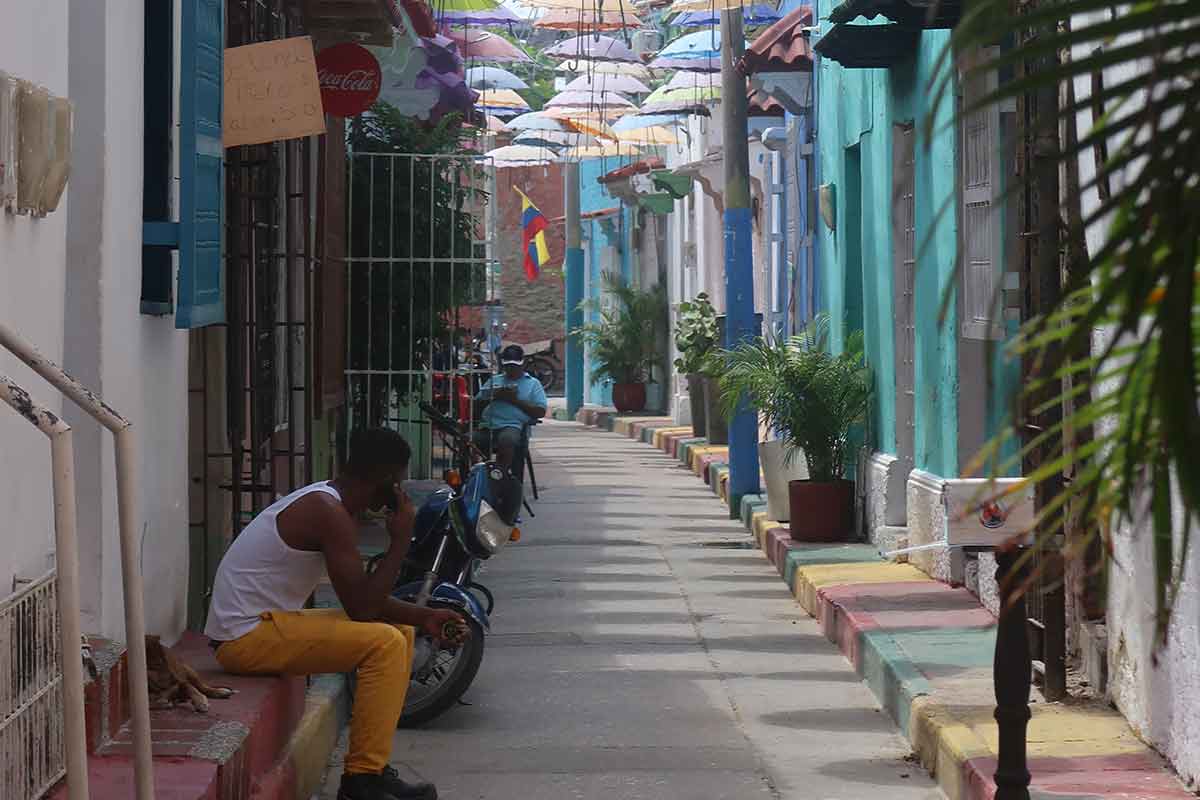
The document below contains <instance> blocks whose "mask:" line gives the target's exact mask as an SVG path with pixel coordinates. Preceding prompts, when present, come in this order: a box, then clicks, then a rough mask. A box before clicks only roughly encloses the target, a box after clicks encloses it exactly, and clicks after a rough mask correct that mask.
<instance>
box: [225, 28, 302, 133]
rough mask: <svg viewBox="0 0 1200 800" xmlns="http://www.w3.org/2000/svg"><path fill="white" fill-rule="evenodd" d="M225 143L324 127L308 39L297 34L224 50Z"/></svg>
mask: <svg viewBox="0 0 1200 800" xmlns="http://www.w3.org/2000/svg"><path fill="white" fill-rule="evenodd" d="M224 81H225V95H224V98H223V99H224V112H223V120H222V128H223V131H224V139H225V146H226V147H237V146H238V145H243V144H262V143H263V142H275V141H280V140H283V139H298V138H300V137H302V136H312V135H315V134H321V133H324V132H325V111H324V109H323V108H322V106H321V83H320V81H319V80H318V79H317V59H316V57H315V56H314V55H313V46H312V39H310V38H309V37H307V36H297V37H294V38H292V39H279V40H277V41H274V42H261V43H259V44H248V45H244V46H242V47H230V48H228V49H226V50H225V78H224Z"/></svg>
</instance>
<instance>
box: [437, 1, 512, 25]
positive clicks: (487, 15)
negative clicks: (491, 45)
mask: <svg viewBox="0 0 1200 800" xmlns="http://www.w3.org/2000/svg"><path fill="white" fill-rule="evenodd" d="M467 5H478V6H481V7H479V8H466V7H463V6H467ZM453 6H454V7H451V5H450V4H448V5H447V6H446V7H444V8H442V7H439V8H438V11H437V21H438V24H440V25H442V26H443V27H463V26H465V27H472V28H483V27H488V26H508V25H519V24H521V23H522V22H523V20H522V19H521V18H520V17H519V16H517V15H516V14H515V13H513V11H512V10H511V9H509V8H506V7H505V6H501V5H497V4H495V3H493V2H491V1H490V0H487V2H486V4H485V3H479V2H475V1H474V0H469V2H466V3H463V2H461V0H459V1H457V2H454V3H453Z"/></svg>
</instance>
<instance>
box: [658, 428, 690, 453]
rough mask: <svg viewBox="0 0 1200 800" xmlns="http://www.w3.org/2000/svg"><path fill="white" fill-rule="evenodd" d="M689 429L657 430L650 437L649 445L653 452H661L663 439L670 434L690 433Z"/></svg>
mask: <svg viewBox="0 0 1200 800" xmlns="http://www.w3.org/2000/svg"><path fill="white" fill-rule="evenodd" d="M690 430H691V427H687V428H658V429H657V430H655V431H654V434H653V435H652V436H651V437H650V444H651V446H653V447H654V449H655V450H661V449H662V446H663V437H665V436H667V435H669V434H672V433H684V432H686V431H690Z"/></svg>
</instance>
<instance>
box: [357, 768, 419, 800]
mask: <svg viewBox="0 0 1200 800" xmlns="http://www.w3.org/2000/svg"><path fill="white" fill-rule="evenodd" d="M337 800H437V789H435V788H434V786H433V784H432V783H408V782H407V781H402V780H400V773H398V772H397V771H396V770H395V769H394V768H393V767H390V766H389V767H384V768H383V772H382V773H381V774H379V775H371V774H369V773H368V774H359V775H342V785H341V787H340V788H339V789H338V795H337Z"/></svg>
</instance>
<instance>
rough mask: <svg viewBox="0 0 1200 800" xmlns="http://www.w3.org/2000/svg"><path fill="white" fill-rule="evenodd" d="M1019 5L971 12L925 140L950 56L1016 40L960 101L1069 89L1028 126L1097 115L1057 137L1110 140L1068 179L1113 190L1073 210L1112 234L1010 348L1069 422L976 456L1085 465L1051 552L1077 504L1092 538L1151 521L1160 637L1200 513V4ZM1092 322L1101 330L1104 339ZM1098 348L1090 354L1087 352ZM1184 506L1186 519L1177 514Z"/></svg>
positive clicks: (986, 0)
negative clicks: (1081, 438)
mask: <svg viewBox="0 0 1200 800" xmlns="http://www.w3.org/2000/svg"><path fill="white" fill-rule="evenodd" d="M1011 8H1012V4H1011V2H1010V0H977V2H975V3H972V4H970V5H969V6H968V8H967V11H966V13H965V14H964V16H963V18H962V20H961V22H960V24H959V25H958V27H957V28H956V29H955V31H954V33H953V35H952V37H951V42H950V44H949V46H948V47H947V48H946V50H945V52H944V53H943V54H942V55H941V57H940V62H939V68H938V69H935V70H934V72H933V75H934V77H933V78H932V79H931V80H930V83H929V87H928V88H929V90H930V92H931V93H932V94H933V95H935V97H936V100H935V104H934V105H935V109H934V111H933V112H931V113H930V115H929V118H928V120H927V121H926V124H925V130H926V134H927V136H928V135H929V134H930V133H932V132H933V130H934V127H935V123H934V122H933V120H934V118H935V117H936V113H937V112H936V108H937V105H938V104H940V103H943V102H948V101H949V99H950V98H951V97H952V94H951V93H952V90H953V70H951V69H949V65H950V64H951V63H952V62H953V60H954V58H955V54H956V53H960V52H967V51H969V50H972V49H973V48H976V47H988V46H991V45H993V44H994V43H996V42H1017V43H1018V44H1016V45H1015V46H1011V47H1007V48H1002V49H1001V50H1000V51H999V52H998V54H996V55H994V56H992V57H990V58H985V59H982V60H980V61H978V62H976V63H975V64H974V66H972V67H970V68H969V69H968V70H966V72H965V75H964V78H965V79H966V80H968V81H969V80H972V79H974V78H978V77H980V76H981V75H983V74H984V73H987V72H990V71H992V70H1006V71H1007V70H1010V69H1012V68H1014V67H1016V68H1018V77H1016V78H1015V79H1014V80H1011V81H1008V82H1006V83H1002V84H1001V85H1000V86H999V87H998V88H997V89H996V90H995V91H993V92H992V93H990V94H989V95H987V96H985V97H983V98H981V99H980V100H978V101H977V102H974V103H972V104H971V105H970V106H968V107H966V108H964V109H962V111H961V113H964V114H969V113H973V112H974V111H977V110H979V109H980V108H983V107H985V106H989V105H992V104H995V103H1000V102H1005V101H1009V100H1012V99H1017V98H1021V97H1023V96H1026V95H1029V94H1034V93H1038V92H1044V91H1046V90H1052V91H1054V92H1057V91H1058V89H1059V87H1060V86H1062V85H1065V84H1068V83H1070V84H1073V88H1074V89H1075V92H1074V93H1073V94H1068V100H1067V101H1064V102H1060V103H1059V107H1058V109H1057V111H1058V113H1057V115H1054V116H1045V117H1043V118H1041V119H1035V120H1033V121H1032V124H1033V126H1034V128H1035V130H1034V131H1033V132H1034V133H1035V134H1036V133H1037V132H1047V131H1053V132H1057V130H1058V126H1059V125H1060V123H1062V122H1063V121H1066V120H1072V119H1077V118H1078V117H1077V115H1079V114H1081V113H1083V114H1086V115H1088V116H1091V117H1093V118H1092V120H1091V123H1090V126H1085V127H1084V128H1083V129H1081V130H1080V131H1079V135H1078V136H1075V137H1067V138H1066V139H1065V140H1063V141H1060V142H1059V150H1058V153H1057V154H1056V157H1057V158H1058V159H1059V160H1060V162H1061V163H1063V164H1064V165H1065V164H1068V163H1070V164H1072V165H1074V164H1077V163H1079V161H1080V159H1081V158H1082V159H1084V160H1085V162H1086V161H1088V160H1091V159H1092V157H1093V154H1094V153H1096V152H1097V148H1098V147H1101V146H1102V147H1105V148H1106V149H1107V153H1108V154H1107V157H1106V159H1105V160H1103V161H1101V162H1100V163H1097V164H1096V169H1095V175H1094V176H1092V177H1089V178H1087V179H1086V180H1081V181H1080V183H1079V185H1078V186H1076V187H1069V189H1070V191H1071V192H1072V196H1071V197H1069V198H1068V199H1067V202H1069V203H1074V204H1077V205H1081V204H1082V199H1083V197H1084V196H1085V194H1094V193H1095V192H1096V191H1097V190H1099V189H1100V188H1101V187H1109V186H1111V187H1113V190H1112V192H1111V195H1110V196H1108V197H1107V198H1106V199H1099V200H1096V199H1095V198H1093V200H1092V201H1091V202H1089V203H1087V204H1082V205H1083V206H1084V207H1083V208H1082V209H1081V212H1080V214H1079V216H1078V219H1080V220H1081V221H1082V225H1083V228H1084V229H1091V230H1093V231H1096V230H1099V231H1101V232H1102V233H1104V234H1105V235H1104V237H1103V240H1102V241H1101V242H1100V243H1098V244H1097V243H1095V242H1093V246H1092V247H1091V248H1090V251H1089V252H1088V253H1087V254H1086V257H1085V262H1084V263H1083V264H1082V268H1081V269H1079V270H1078V271H1075V272H1073V274H1072V278H1073V282H1072V284H1071V285H1070V286H1068V287H1067V291H1065V292H1064V294H1063V297H1062V300H1061V301H1060V302H1059V304H1058V307H1057V308H1056V309H1054V310H1053V311H1052V312H1050V313H1047V314H1045V315H1043V316H1041V317H1038V318H1035V319H1032V320H1030V321H1028V322H1027V323H1025V325H1024V326H1023V328H1022V331H1021V334H1020V335H1019V336H1018V337H1017V338H1016V339H1015V340H1014V342H1013V344H1012V347H1011V353H1012V355H1014V356H1017V357H1021V358H1024V359H1027V363H1029V364H1031V365H1032V366H1033V369H1034V375H1033V376H1032V377H1031V379H1030V380H1029V381H1028V382H1027V384H1026V386H1025V388H1024V392H1025V397H1026V398H1027V400H1028V401H1029V402H1028V403H1027V406H1028V408H1029V412H1030V413H1032V414H1034V415H1037V414H1040V413H1043V412H1046V411H1050V410H1052V409H1053V408H1054V407H1055V406H1056V405H1059V404H1061V406H1062V407H1063V408H1064V409H1066V414H1065V417H1066V419H1065V420H1064V423H1063V424H1062V425H1057V426H1054V427H1053V428H1052V429H1047V430H1046V431H1043V432H1041V433H1040V434H1039V435H1038V436H1036V437H1034V438H1032V439H1030V440H1029V441H1027V442H1025V443H1024V445H1023V446H1022V447H1021V448H1020V451H1019V453H1018V455H1016V456H1015V457H1012V458H1007V459H1000V458H999V453H1000V452H1002V450H1003V447H1002V445H1003V444H1004V442H1007V441H1010V440H1011V439H1012V437H1013V431H1012V430H1006V431H1004V432H1002V433H1001V434H1000V435H999V436H998V437H997V439H996V440H995V441H993V442H991V443H989V444H988V446H987V447H985V448H984V450H983V451H982V452H981V453H980V454H978V455H977V456H976V458H975V459H974V460H973V466H976V467H982V466H984V465H988V466H989V467H990V468H991V469H992V470H993V472H994V473H996V474H1000V469H999V467H1002V466H1003V465H1007V466H1009V467H1011V466H1013V464H1014V459H1015V461H1017V462H1019V461H1020V460H1021V458H1022V457H1023V456H1024V455H1026V454H1028V453H1030V452H1032V451H1033V450H1036V449H1041V450H1042V453H1041V455H1042V458H1041V459H1040V468H1039V469H1037V470H1036V471H1034V472H1032V473H1031V474H1030V475H1028V476H1027V480H1029V481H1033V482H1039V481H1043V480H1053V479H1054V478H1056V473H1057V474H1061V473H1062V470H1063V469H1067V470H1069V471H1072V472H1073V476H1074V477H1073V479H1072V481H1071V482H1070V483H1069V484H1068V485H1067V487H1066V488H1065V489H1064V490H1063V491H1062V494H1061V495H1060V496H1059V497H1056V498H1053V499H1052V500H1050V501H1049V502H1047V503H1045V504H1044V506H1043V507H1042V508H1041V509H1040V510H1039V519H1038V530H1039V535H1040V536H1041V537H1042V542H1041V546H1048V544H1047V540H1046V537H1047V536H1048V535H1049V533H1050V532H1053V531H1057V530H1058V529H1059V528H1060V527H1061V517H1062V514H1063V511H1064V509H1065V508H1067V507H1068V505H1070V504H1077V505H1078V507H1079V508H1081V509H1083V510H1084V512H1085V515H1086V521H1087V522H1089V523H1090V524H1089V525H1087V526H1086V529H1087V530H1088V531H1089V534H1088V535H1089V536H1090V537H1103V536H1106V535H1107V532H1108V531H1111V530H1114V529H1119V526H1120V525H1121V524H1122V523H1133V522H1135V521H1136V520H1138V519H1141V518H1143V516H1145V518H1146V519H1147V520H1148V522H1149V526H1150V529H1151V531H1152V535H1153V537H1154V547H1153V549H1152V552H1153V554H1154V555H1153V559H1154V564H1153V568H1154V572H1155V575H1156V584H1155V587H1154V596H1155V599H1156V603H1157V608H1158V620H1159V633H1160V641H1165V634H1166V632H1167V629H1168V628H1167V626H1168V620H1169V616H1170V611H1171V609H1172V607H1173V604H1174V598H1175V596H1176V594H1177V592H1178V581H1179V579H1180V574H1181V564H1183V563H1184V561H1185V559H1186V558H1187V555H1188V548H1189V544H1190V541H1189V540H1190V533H1191V526H1190V524H1189V523H1190V520H1191V519H1193V518H1194V517H1195V516H1196V515H1197V514H1198V513H1200V459H1197V458H1195V450H1196V447H1197V444H1198V443H1200V390H1198V374H1200V326H1198V324H1197V321H1198V318H1200V313H1198V311H1200V280H1198V279H1197V268H1198V266H1200V85H1198V79H1200V53H1198V52H1197V51H1196V49H1195V47H1194V42H1195V41H1196V35H1197V34H1196V31H1197V30H1198V29H1200V0H1173V1H1172V2H1164V1H1163V0H1150V1H1149V2H1141V3H1137V4H1135V5H1131V6H1112V5H1111V3H1109V2H1107V0H1058V1H1057V2H1048V3H1047V2H1042V3H1039V4H1038V5H1036V6H1030V7H1022V9H1021V13H1018V14H1013V13H1011ZM1061 54H1069V57H1062V56H1061ZM1031 66H1033V67H1034V68H1030V67H1031ZM1095 76H1101V78H1102V79H1109V78H1111V80H1105V81H1104V82H1105V83H1106V84H1107V85H1104V86H1103V87H1102V88H1101V89H1100V91H1099V92H1098V93H1097V94H1095V95H1092V94H1090V93H1088V92H1083V91H1080V89H1081V88H1082V87H1086V86H1097V85H1099V81H1094V80H1093V79H1094V77H1095ZM1097 108H1098V109H1099V111H1097ZM1093 112H1095V113H1093ZM1059 138H1062V137H1059ZM1015 188H1017V189H1019V188H1020V187H1015ZM1093 238H1095V237H1093ZM1096 331H1102V332H1103V338H1104V340H1105V341H1104V343H1103V344H1102V345H1100V346H1098V347H1095V348H1091V347H1090V345H1091V342H1092V340H1093V337H1094V336H1095V332H1096ZM1089 349H1090V350H1091V355H1090V356H1083V355H1081V354H1083V353H1087V352H1088V350H1089ZM1066 378H1069V383H1067V384H1064V383H1063V380H1064V379H1066ZM1047 389H1049V390H1050V391H1051V392H1052V396H1050V397H1047V395H1046V391H1047ZM1016 422H1017V420H1014V424H1015V423H1016ZM1084 428H1090V429H1091V430H1093V431H1094V433H1095V435H1094V438H1093V439H1092V440H1091V442H1090V443H1088V444H1084V445H1080V446H1074V447H1072V446H1070V443H1069V442H1068V443H1064V441H1063V435H1062V434H1063V433H1064V431H1065V430H1081V429H1084ZM1174 505H1182V507H1183V508H1182V511H1183V513H1182V514H1174V515H1173V514H1172V510H1173V507H1174ZM1173 519H1183V520H1184V522H1183V524H1182V526H1179V527H1180V528H1181V529H1179V530H1173V528H1172V520H1173ZM1176 540H1178V543H1179V545H1180V546H1178V547H1177V546H1175V542H1176ZM1071 550H1072V552H1078V551H1079V550H1080V548H1078V547H1072V548H1071ZM1106 550H1107V548H1106Z"/></svg>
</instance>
